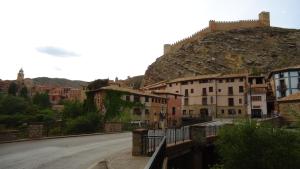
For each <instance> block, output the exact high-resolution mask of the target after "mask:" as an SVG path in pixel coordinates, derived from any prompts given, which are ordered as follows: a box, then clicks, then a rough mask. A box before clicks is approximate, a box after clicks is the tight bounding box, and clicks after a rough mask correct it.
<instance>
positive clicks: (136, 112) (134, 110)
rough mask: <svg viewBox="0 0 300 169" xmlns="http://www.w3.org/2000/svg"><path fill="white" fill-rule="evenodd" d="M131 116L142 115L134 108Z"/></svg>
mask: <svg viewBox="0 0 300 169" xmlns="http://www.w3.org/2000/svg"><path fill="white" fill-rule="evenodd" d="M133 114H135V115H141V114H142V113H141V110H140V109H139V108H135V109H133Z"/></svg>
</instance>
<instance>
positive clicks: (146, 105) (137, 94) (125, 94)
mask: <svg viewBox="0 0 300 169" xmlns="http://www.w3.org/2000/svg"><path fill="white" fill-rule="evenodd" d="M109 91H117V92H120V93H122V95H121V99H122V100H124V101H128V102H135V103H140V105H143V106H133V107H129V113H130V114H131V115H132V117H133V120H134V121H140V122H143V123H145V124H147V125H149V126H151V127H154V128H158V127H160V128H164V127H165V126H166V112H167V98H165V97H162V96H159V95H155V94H151V93H146V92H141V91H138V90H133V89H128V88H123V87H119V86H106V87H102V88H100V89H97V90H95V91H93V92H95V95H94V101H95V104H96V107H97V108H98V110H99V111H100V112H102V113H105V112H106V108H105V104H104V101H105V97H106V95H107V93H108V92H109Z"/></svg>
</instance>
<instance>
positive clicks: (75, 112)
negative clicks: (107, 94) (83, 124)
mask: <svg viewBox="0 0 300 169" xmlns="http://www.w3.org/2000/svg"><path fill="white" fill-rule="evenodd" d="M83 114H84V110H83V105H82V103H80V102H79V101H68V102H65V104H64V110H63V118H64V119H68V118H76V117H78V116H81V115H83Z"/></svg>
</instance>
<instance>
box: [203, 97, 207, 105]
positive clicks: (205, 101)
mask: <svg viewBox="0 0 300 169" xmlns="http://www.w3.org/2000/svg"><path fill="white" fill-rule="evenodd" d="M202 105H207V98H206V97H203V98H202Z"/></svg>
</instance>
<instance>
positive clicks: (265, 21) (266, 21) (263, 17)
mask: <svg viewBox="0 0 300 169" xmlns="http://www.w3.org/2000/svg"><path fill="white" fill-rule="evenodd" d="M258 17H259V21H260V23H261V24H262V25H263V26H270V12H265V11H262V12H261V13H259V15H258Z"/></svg>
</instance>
